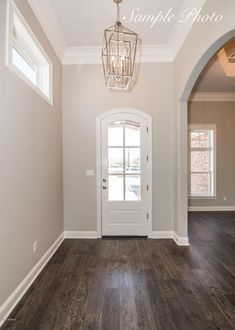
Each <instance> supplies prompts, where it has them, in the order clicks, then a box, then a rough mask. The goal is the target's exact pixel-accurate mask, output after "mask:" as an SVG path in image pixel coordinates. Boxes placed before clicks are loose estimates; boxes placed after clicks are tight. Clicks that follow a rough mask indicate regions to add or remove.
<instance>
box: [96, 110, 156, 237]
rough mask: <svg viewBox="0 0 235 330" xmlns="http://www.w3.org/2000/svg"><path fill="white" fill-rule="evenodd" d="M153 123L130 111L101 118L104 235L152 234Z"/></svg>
mask: <svg viewBox="0 0 235 330" xmlns="http://www.w3.org/2000/svg"><path fill="white" fill-rule="evenodd" d="M150 124H151V123H150V120H149V119H148V118H144V117H141V116H139V115H136V114H129V113H118V114H113V115H110V116H108V117H106V118H104V119H103V120H102V121H101V146H102V147H101V149H102V150H101V158H102V161H101V164H102V166H101V167H102V169H101V190H102V193H101V196H102V235H103V236H148V233H149V218H150V214H149V213H150V210H149V199H150V193H151V182H149V180H150V178H151V175H149V174H150V170H151V166H150V163H151V159H150V143H149V141H150Z"/></svg>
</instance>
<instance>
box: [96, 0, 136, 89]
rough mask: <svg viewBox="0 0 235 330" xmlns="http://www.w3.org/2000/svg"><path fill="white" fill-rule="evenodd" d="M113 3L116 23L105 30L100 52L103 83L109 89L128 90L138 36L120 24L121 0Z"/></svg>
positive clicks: (132, 72)
mask: <svg viewBox="0 0 235 330" xmlns="http://www.w3.org/2000/svg"><path fill="white" fill-rule="evenodd" d="M113 1H114V2H115V3H116V5H117V21H116V23H115V25H114V26H111V27H109V28H107V29H105V31H104V43H105V44H104V48H103V51H102V62H103V69H104V76H105V82H106V85H107V87H108V88H110V89H117V90H128V89H129V88H130V84H131V82H132V81H133V75H134V67H135V59H136V50H137V44H138V34H137V33H135V32H133V31H131V30H129V29H127V28H125V27H124V26H123V25H122V23H121V22H120V9H119V4H120V3H121V2H122V1H123V0H113Z"/></svg>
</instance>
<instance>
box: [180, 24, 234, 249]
mask: <svg viewBox="0 0 235 330" xmlns="http://www.w3.org/2000/svg"><path fill="white" fill-rule="evenodd" d="M234 37H235V30H232V31H230V32H228V33H226V34H225V35H223V36H222V37H220V38H219V39H217V40H216V41H215V42H214V43H213V44H212V45H211V46H210V47H209V48H208V49H207V51H206V52H204V54H203V55H202V56H201V58H200V59H199V61H198V62H197V64H196V65H195V67H194V69H193V70H192V72H191V74H190V76H189V78H188V80H187V82H186V85H185V87H184V89H183V92H182V94H181V98H180V103H179V126H178V129H179V156H178V160H177V161H178V164H179V171H178V174H177V191H176V194H177V198H178V199H177V203H176V205H177V208H176V212H177V218H178V223H177V225H176V227H177V228H176V229H177V232H178V233H179V236H180V237H183V238H185V239H184V242H182V243H184V245H187V240H188V101H189V98H190V95H191V93H192V90H193V87H194V85H195V83H196V82H197V79H198V77H199V75H200V74H201V72H202V71H203V69H204V67H205V66H206V65H207V63H208V62H209V60H210V59H211V58H212V57H213V56H214V55H215V54H216V53H217V52H218V51H219V50H220V49H221V48H222V47H223V46H224V45H225V44H226V43H227V42H228V41H229V40H231V39H232V38H234Z"/></svg>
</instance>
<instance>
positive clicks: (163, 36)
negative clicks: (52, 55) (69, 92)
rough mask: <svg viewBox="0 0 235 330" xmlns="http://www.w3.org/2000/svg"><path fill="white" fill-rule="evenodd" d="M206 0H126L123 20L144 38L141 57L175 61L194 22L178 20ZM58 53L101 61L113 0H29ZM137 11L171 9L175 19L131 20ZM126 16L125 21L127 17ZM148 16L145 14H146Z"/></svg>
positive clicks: (71, 59)
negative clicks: (184, 12)
mask: <svg viewBox="0 0 235 330" xmlns="http://www.w3.org/2000/svg"><path fill="white" fill-rule="evenodd" d="M205 1H206V0H123V2H122V3H121V5H120V7H121V18H122V21H123V24H124V25H125V26H126V27H128V28H129V29H132V30H134V31H135V32H137V33H138V34H139V36H140V39H141V41H142V61H148V62H149V61H150V62H151V61H152V62H159V61H161V62H164V61H173V60H174V58H175V56H176V54H177V52H178V50H179V49H180V47H181V46H182V44H183V42H184V40H185V39H186V37H187V35H188V33H189V32H190V30H191V28H192V26H193V23H192V22H188V23H183V24H182V23H179V15H181V13H182V11H184V10H185V9H188V8H197V9H200V8H202V7H203V5H204V3H205ZM28 2H29V4H30V5H31V7H32V9H33V11H34V13H35V14H36V16H37V18H38V20H39V22H40V23H41V25H42V27H43V28H44V31H45V32H46V34H47V36H48V38H49V40H50V42H51V43H52V45H53V46H54V48H55V51H56V52H57V55H58V56H59V58H60V59H61V60H63V63H64V64H76V63H99V62H100V48H101V46H102V41H103V34H104V29H105V28H106V27H109V26H111V25H113V24H114V23H115V21H116V5H115V4H114V2H113V1H112V0H100V1H97V0H28ZM133 10H135V16H136V15H142V18H143V16H144V15H152V16H155V17H156V16H157V15H158V14H159V13H160V14H163V16H165V15H166V14H167V12H168V11H169V10H170V11H171V13H172V14H173V15H174V18H173V22H158V23H156V24H155V26H153V27H152V28H151V27H150V22H146V21H145V22H133V21H132V22H129V20H130V18H131V16H132V11H133ZM125 18H126V21H125ZM145 18H146V16H145Z"/></svg>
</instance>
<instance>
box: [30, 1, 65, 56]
mask: <svg viewBox="0 0 235 330" xmlns="http://www.w3.org/2000/svg"><path fill="white" fill-rule="evenodd" d="M28 3H29V5H30V7H31V8H32V10H33V12H34V14H35V16H36V18H37V19H38V21H39V23H40V25H41V27H42V29H43V31H44V32H45V34H46V36H47V38H48V40H49V42H50V43H51V45H52V47H53V49H54V51H55V53H56V55H57V56H58V58H59V60H60V61H61V62H62V60H63V57H64V54H65V51H66V49H67V48H68V45H67V42H66V40H65V37H64V34H63V31H62V29H61V27H60V24H59V22H58V19H57V17H56V15H55V12H54V9H53V7H52V4H51V2H50V1H48V0H28Z"/></svg>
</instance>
